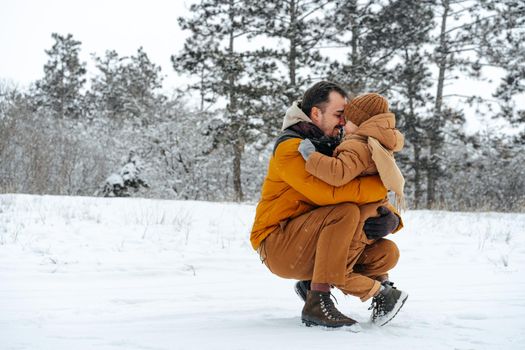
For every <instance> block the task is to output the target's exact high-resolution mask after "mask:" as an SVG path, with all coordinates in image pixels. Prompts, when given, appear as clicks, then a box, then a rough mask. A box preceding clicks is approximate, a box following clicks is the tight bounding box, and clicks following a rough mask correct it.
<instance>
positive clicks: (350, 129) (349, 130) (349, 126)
mask: <svg viewBox="0 0 525 350" xmlns="http://www.w3.org/2000/svg"><path fill="white" fill-rule="evenodd" d="M357 129H358V127H357V125H355V124H354V123H352V122H351V121H350V120H349V121H347V122H346V124H345V135H350V134H354V133H355V132H356V131H357Z"/></svg>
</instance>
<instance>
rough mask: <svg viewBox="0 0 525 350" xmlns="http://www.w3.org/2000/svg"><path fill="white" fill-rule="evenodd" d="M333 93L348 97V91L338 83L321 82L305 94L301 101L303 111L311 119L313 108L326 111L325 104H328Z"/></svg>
mask: <svg viewBox="0 0 525 350" xmlns="http://www.w3.org/2000/svg"><path fill="white" fill-rule="evenodd" d="M332 91H335V92H338V93H339V94H341V96H343V97H345V98H346V97H348V94H347V93H346V91H345V90H344V89H343V88H342V87H341V86H339V85H337V84H336V83H332V82H331V81H320V82H318V83H316V84H314V85H313V86H311V87H310V88H309V89H308V90H306V91H305V92H304V95H303V99H302V101H301V109H302V110H303V112H304V113H305V114H306V115H307V116H309V117H310V113H311V112H312V108H313V107H317V108H321V110H323V109H324V106H323V104H324V103H326V102H328V99H329V97H330V93H331V92H332Z"/></svg>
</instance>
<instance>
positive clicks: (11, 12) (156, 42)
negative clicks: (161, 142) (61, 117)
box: [0, 0, 191, 88]
mask: <svg viewBox="0 0 525 350" xmlns="http://www.w3.org/2000/svg"><path fill="white" fill-rule="evenodd" d="M190 3H191V1H190V0H176V1H174V0H171V1H168V0H164V1H162V0H148V1H140V0H126V1H124V0H105V1H103V0H90V1H73V0H70V1H67V0H41V1H39V0H0V48H1V49H2V54H1V55H0V79H7V80H11V81H12V82H14V83H17V84H21V85H22V86H25V85H27V84H29V83H31V82H33V81H35V80H37V79H39V78H41V77H42V76H43V66H44V64H45V62H46V61H47V57H46V54H45V52H44V50H46V49H49V48H51V46H52V45H53V39H52V38H51V33H53V32H57V33H59V34H62V35H66V34H68V33H71V34H73V37H74V38H75V39H76V40H79V41H81V42H82V45H81V49H82V51H81V59H82V60H83V61H85V62H87V63H88V70H89V65H90V64H91V57H90V54H91V53H93V52H95V53H96V54H97V55H99V56H101V55H103V54H104V52H105V50H109V49H113V50H116V51H117V52H118V53H119V55H120V56H126V55H131V54H134V53H135V52H136V51H137V49H138V48H139V47H140V46H143V47H144V50H145V52H146V53H147V54H148V56H149V57H150V59H151V60H152V61H153V62H154V63H156V64H158V65H160V66H162V72H163V74H164V75H166V76H167V77H166V79H165V87H166V88H169V87H172V86H176V85H179V84H178V83H177V80H180V78H178V77H177V75H176V73H175V72H174V71H173V68H172V67H171V63H170V55H172V54H176V53H177V52H178V51H179V50H180V49H181V48H182V45H183V43H184V38H185V37H186V34H185V33H183V32H182V31H181V30H180V29H179V26H178V24H177V18H178V17H179V16H186V15H187V14H188V8H189V4H190Z"/></svg>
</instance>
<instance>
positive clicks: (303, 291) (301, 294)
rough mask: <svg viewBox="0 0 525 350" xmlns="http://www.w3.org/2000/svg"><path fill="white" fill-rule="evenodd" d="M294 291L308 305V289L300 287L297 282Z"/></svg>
mask: <svg viewBox="0 0 525 350" xmlns="http://www.w3.org/2000/svg"><path fill="white" fill-rule="evenodd" d="M294 290H295V293H296V294H297V296H298V297H299V298H301V300H302V301H303V302H305V303H306V293H307V292H308V289H305V288H302V287H301V285H299V282H297V283H296V284H295V286H294Z"/></svg>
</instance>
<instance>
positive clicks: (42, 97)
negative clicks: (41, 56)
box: [36, 33, 86, 119]
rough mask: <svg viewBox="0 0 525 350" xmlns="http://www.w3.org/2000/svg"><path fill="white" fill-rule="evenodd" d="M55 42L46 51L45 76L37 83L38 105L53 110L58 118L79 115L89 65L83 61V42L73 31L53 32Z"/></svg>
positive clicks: (76, 116) (81, 109) (81, 108)
mask: <svg viewBox="0 0 525 350" xmlns="http://www.w3.org/2000/svg"><path fill="white" fill-rule="evenodd" d="M51 36H52V38H53V39H54V40H55V44H54V45H53V47H52V48H51V49H50V50H46V54H47V55H48V56H49V59H48V62H47V63H46V64H45V66H44V74H45V75H44V78H42V79H41V80H39V81H38V82H37V83H36V91H37V99H38V106H39V107H45V108H48V109H50V110H51V111H52V112H53V114H54V116H55V117H57V118H62V119H64V118H79V117H80V116H81V115H82V111H83V106H82V100H83V95H82V88H83V86H84V84H85V82H86V79H85V74H86V68H85V66H86V64H85V63H84V62H81V61H80V58H79V52H80V45H81V42H80V41H77V40H74V39H73V36H72V35H71V34H68V35H67V36H62V35H60V34H57V33H53V34H52V35H51Z"/></svg>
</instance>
